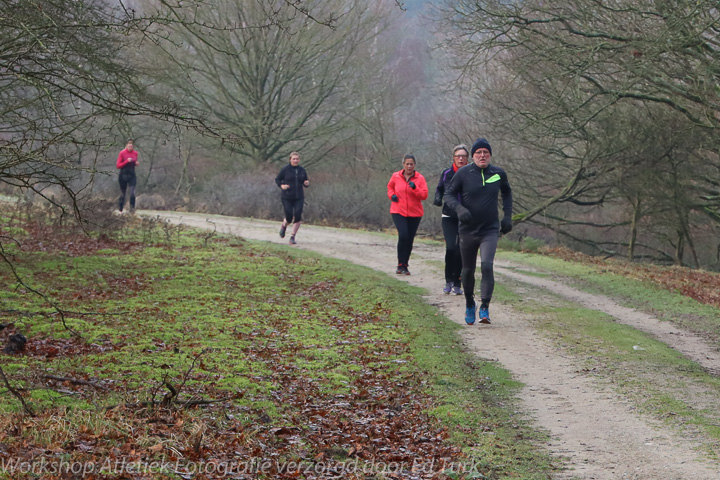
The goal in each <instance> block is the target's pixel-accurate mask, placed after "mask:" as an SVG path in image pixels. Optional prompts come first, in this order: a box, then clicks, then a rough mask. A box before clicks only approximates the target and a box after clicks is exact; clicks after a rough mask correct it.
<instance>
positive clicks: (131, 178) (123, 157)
mask: <svg viewBox="0 0 720 480" xmlns="http://www.w3.org/2000/svg"><path fill="white" fill-rule="evenodd" d="M137 164H138V152H137V150H135V142H134V141H133V139H132V138H131V139H129V140H128V141H127V144H126V145H125V149H123V150H121V151H120V153H119V154H118V158H117V162H116V164H115V166H116V167H117V168H118V169H120V175H119V176H118V183H119V184H120V198H119V199H118V212H119V213H122V212H123V207H124V206H125V193H126V192H127V188H128V187H130V212H131V213H134V212H135V186H136V185H137V176H136V175H135V167H136V166H137Z"/></svg>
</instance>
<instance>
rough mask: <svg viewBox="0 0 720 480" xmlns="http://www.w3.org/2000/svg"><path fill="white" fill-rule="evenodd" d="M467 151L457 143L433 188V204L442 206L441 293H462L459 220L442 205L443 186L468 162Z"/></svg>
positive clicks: (449, 209) (450, 210) (448, 208)
mask: <svg viewBox="0 0 720 480" xmlns="http://www.w3.org/2000/svg"><path fill="white" fill-rule="evenodd" d="M468 156H469V152H468V149H467V147H466V146H465V145H457V146H455V148H453V151H452V162H453V163H452V165H451V166H450V168H447V169H445V170H443V172H442V173H441V174H440V180H439V181H438V184H437V188H436V189H435V200H434V201H433V205H436V206H438V207H443V209H442V220H441V222H442V231H443V236H444V237H445V287H444V288H443V293H444V294H446V295H448V294H450V293H453V294H455V295H462V294H463V291H462V288H461V287H460V275H461V273H462V272H461V270H462V257H461V256H460V241H459V236H458V227H459V222H458V218H457V214H456V213H455V210H453V209H452V208H450V207H449V206H448V205H444V206H443V195H444V194H445V186H446V185H447V184H448V183H450V181H451V180H452V178H453V176H454V175H455V172H457V171H458V170H459V169H460V168H462V167H464V166H465V165H467V163H468Z"/></svg>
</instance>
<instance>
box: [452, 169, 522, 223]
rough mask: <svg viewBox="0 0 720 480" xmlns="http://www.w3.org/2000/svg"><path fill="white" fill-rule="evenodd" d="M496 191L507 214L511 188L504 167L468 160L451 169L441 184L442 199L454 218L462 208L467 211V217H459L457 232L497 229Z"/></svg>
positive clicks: (506, 214)
mask: <svg viewBox="0 0 720 480" xmlns="http://www.w3.org/2000/svg"><path fill="white" fill-rule="evenodd" d="M458 195H459V198H458ZM498 195H501V196H502V209H503V213H504V214H505V216H507V217H508V218H510V217H511V216H512V204H513V201H512V189H511V188H510V182H508V178H507V173H505V170H503V169H502V168H500V167H496V166H495V165H488V166H487V167H486V168H480V167H478V166H477V165H475V163H469V164H467V165H465V166H464V167H462V168H461V169H459V170H458V171H457V172H455V175H454V176H453V178H452V180H451V181H450V184H449V185H448V186H447V187H446V188H445V195H444V196H443V200H444V201H445V205H446V206H448V207H449V208H452V209H453V210H455V213H456V214H457V215H458V218H460V217H462V215H461V212H462V211H463V210H464V209H467V210H469V211H470V214H471V216H472V218H471V220H470V221H469V222H463V221H460V227H459V231H460V233H463V234H473V235H480V234H484V233H487V232H491V231H493V230H498V231H499V230H500V222H499V221H498Z"/></svg>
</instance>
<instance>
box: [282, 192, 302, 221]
mask: <svg viewBox="0 0 720 480" xmlns="http://www.w3.org/2000/svg"><path fill="white" fill-rule="evenodd" d="M281 200H282V206H283V210H285V221H287V223H292V222H293V218H295V223H299V222H301V221H302V211H303V203H304V202H305V199H303V198H298V199H297V200H288V199H286V198H282V199H281Z"/></svg>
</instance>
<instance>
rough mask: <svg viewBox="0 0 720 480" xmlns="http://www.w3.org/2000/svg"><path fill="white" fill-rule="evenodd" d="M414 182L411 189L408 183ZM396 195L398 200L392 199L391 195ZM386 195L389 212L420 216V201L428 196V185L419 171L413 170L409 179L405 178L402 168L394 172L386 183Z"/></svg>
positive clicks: (405, 215)
mask: <svg viewBox="0 0 720 480" xmlns="http://www.w3.org/2000/svg"><path fill="white" fill-rule="evenodd" d="M409 182H413V183H414V184H415V189H414V190H413V189H412V188H410V186H409V185H408V183H409ZM393 195H397V196H398V200H399V201H398V202H393V201H392V196H393ZM387 196H388V198H390V199H391V200H390V213H399V214H400V215H402V216H403V217H422V216H423V206H422V201H423V200H425V199H426V198H427V197H428V186H427V182H426V181H425V177H423V176H422V174H421V173H418V172H414V173H413V176H412V177H410V180H407V181H406V180H405V175H403V170H400V171H399V172H395V173H393V174H392V177H390V181H389V182H388V185H387Z"/></svg>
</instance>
